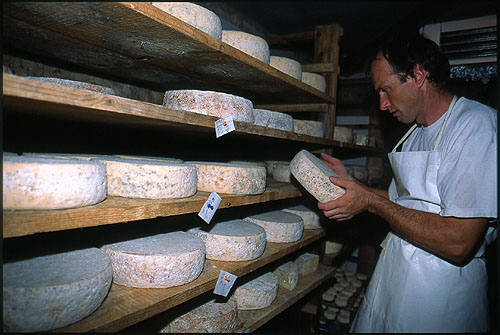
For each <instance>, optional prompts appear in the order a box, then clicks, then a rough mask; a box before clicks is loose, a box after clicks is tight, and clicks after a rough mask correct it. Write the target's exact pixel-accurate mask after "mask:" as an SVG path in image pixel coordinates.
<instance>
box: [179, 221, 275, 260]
mask: <svg viewBox="0 0 500 335" xmlns="http://www.w3.org/2000/svg"><path fill="white" fill-rule="evenodd" d="M188 233H191V234H193V235H196V236H198V237H200V238H201V239H202V240H203V242H205V246H206V250H207V256H206V257H207V259H213V260H217V261H249V260H252V259H256V258H258V257H260V256H261V255H262V254H263V253H264V249H265V248H266V232H265V231H264V229H262V227H260V226H258V225H256V224H253V223H250V222H248V221H245V220H239V219H236V220H229V221H223V222H219V223H216V224H214V225H212V226H211V227H210V230H209V231H206V230H205V229H200V228H193V229H190V230H188Z"/></svg>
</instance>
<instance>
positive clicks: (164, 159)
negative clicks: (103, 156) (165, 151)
mask: <svg viewBox="0 0 500 335" xmlns="http://www.w3.org/2000/svg"><path fill="white" fill-rule="evenodd" d="M115 156H116V157H118V158H124V159H138V160H141V161H150V160H151V161H160V162H170V163H184V161H183V160H182V159H179V158H169V157H156V156H131V155H115Z"/></svg>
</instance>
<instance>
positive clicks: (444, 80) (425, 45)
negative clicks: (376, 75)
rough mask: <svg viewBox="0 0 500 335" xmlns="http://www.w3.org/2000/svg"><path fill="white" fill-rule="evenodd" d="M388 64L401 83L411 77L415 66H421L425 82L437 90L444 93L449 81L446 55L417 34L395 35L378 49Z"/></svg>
mask: <svg viewBox="0 0 500 335" xmlns="http://www.w3.org/2000/svg"><path fill="white" fill-rule="evenodd" d="M378 53H381V54H382V55H383V56H384V58H385V59H386V60H387V61H388V62H389V65H390V66H391V67H392V70H393V71H394V74H396V75H397V76H398V77H399V80H400V81H401V82H406V80H407V79H408V77H413V70H414V68H415V66H416V65H420V66H422V67H423V68H424V69H425V70H426V71H427V73H428V76H427V80H429V82H430V83H431V84H433V85H435V86H436V88H438V89H439V90H442V91H446V90H447V89H448V88H447V86H448V82H449V80H450V63H449V62H448V58H447V57H446V55H445V54H444V53H443V52H441V49H440V48H439V46H438V45H437V44H436V43H434V42H433V41H431V40H429V39H427V38H425V37H423V36H421V35H420V34H418V33H403V34H398V35H395V36H393V37H391V38H389V39H387V40H385V41H384V42H382V43H381V45H380V46H379V48H378V52H377V54H378Z"/></svg>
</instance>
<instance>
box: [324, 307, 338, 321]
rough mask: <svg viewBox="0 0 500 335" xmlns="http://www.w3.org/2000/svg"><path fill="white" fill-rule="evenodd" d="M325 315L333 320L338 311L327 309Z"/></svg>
mask: <svg viewBox="0 0 500 335" xmlns="http://www.w3.org/2000/svg"><path fill="white" fill-rule="evenodd" d="M323 316H324V317H325V319H327V320H330V321H331V320H335V317H336V316H337V313H336V312H334V311H332V310H329V309H327V310H326V311H323Z"/></svg>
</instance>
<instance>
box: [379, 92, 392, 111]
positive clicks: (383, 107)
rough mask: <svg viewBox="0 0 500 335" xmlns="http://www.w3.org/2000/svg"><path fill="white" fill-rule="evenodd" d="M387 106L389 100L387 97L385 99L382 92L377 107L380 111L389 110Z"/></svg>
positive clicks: (389, 105) (388, 105)
mask: <svg viewBox="0 0 500 335" xmlns="http://www.w3.org/2000/svg"><path fill="white" fill-rule="evenodd" d="M389 107H391V103H390V102H389V99H387V98H386V97H385V96H384V95H383V94H381V95H380V102H379V108H380V110H382V111H385V110H389Z"/></svg>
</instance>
